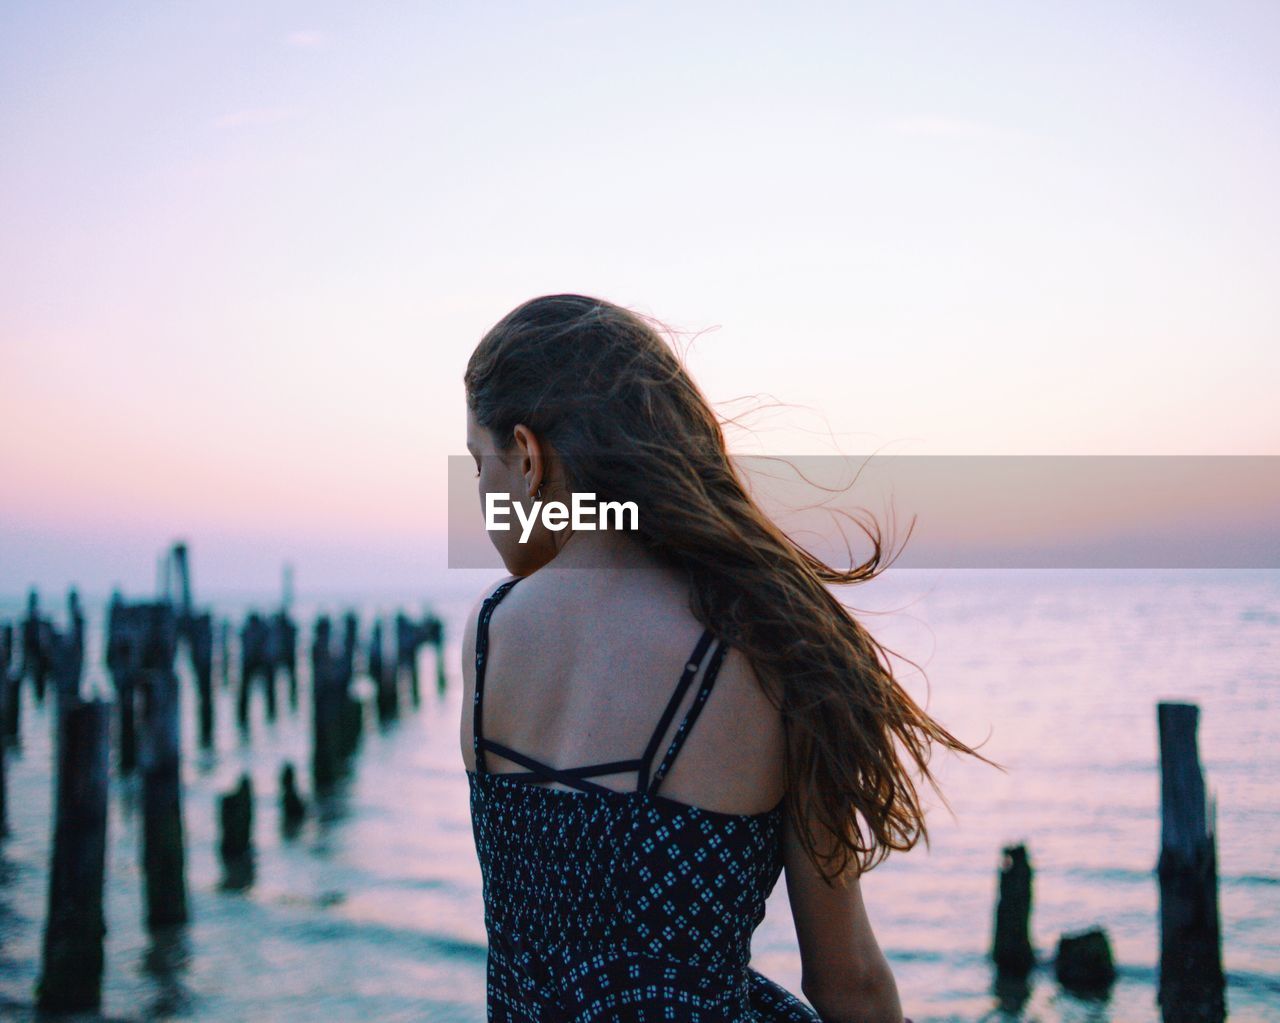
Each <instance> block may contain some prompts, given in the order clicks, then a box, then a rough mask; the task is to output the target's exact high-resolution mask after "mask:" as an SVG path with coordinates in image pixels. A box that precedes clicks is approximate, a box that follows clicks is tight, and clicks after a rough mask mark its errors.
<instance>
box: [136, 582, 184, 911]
mask: <svg viewBox="0 0 1280 1023" xmlns="http://www.w3.org/2000/svg"><path fill="white" fill-rule="evenodd" d="M144 606H145V607H146V608H147V617H148V621H147V625H148V629H147V642H146V647H145V653H144V658H143V675H142V679H143V684H142V696H143V700H142V705H143V728H142V742H141V749H140V753H141V756H140V761H141V767H142V777H143V783H142V812H143V828H142V862H143V870H144V871H145V873H146V902H147V908H146V920H147V924H148V926H150V927H163V926H167V925H170V924H179V923H184V922H185V921H186V920H187V916H188V912H187V884H186V853H185V847H184V840H183V828H182V780H181V772H180V768H181V759H180V758H181V743H180V727H179V726H180V715H179V712H178V709H179V708H178V678H177V675H175V674H174V671H173V656H174V646H175V643H176V638H177V623H176V620H175V617H174V613H173V608H172V607H171V605H169V604H167V603H157V604H149V605H144Z"/></svg>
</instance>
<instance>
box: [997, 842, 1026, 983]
mask: <svg viewBox="0 0 1280 1023" xmlns="http://www.w3.org/2000/svg"><path fill="white" fill-rule="evenodd" d="M1032 875H1033V871H1032V869H1031V863H1030V860H1029V859H1028V857H1027V848H1026V846H1025V845H1013V846H1005V848H1004V853H1003V862H1002V864H1001V867H1000V899H999V901H998V902H997V903H996V926H995V941H994V943H993V946H992V950H991V958H992V959H994V960H995V964H996V971H997V973H999V974H1002V975H1004V976H1006V977H1025V976H1026V975H1027V974H1028V973H1030V972H1031V969H1032V967H1034V966H1035V965H1036V956H1035V952H1034V951H1033V950H1032V948H1031V938H1030V936H1029V930H1030V920H1031V881H1032Z"/></svg>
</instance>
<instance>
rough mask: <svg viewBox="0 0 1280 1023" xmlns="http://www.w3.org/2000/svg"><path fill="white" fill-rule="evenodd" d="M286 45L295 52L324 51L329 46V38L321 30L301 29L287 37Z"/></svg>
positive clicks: (285, 38)
mask: <svg viewBox="0 0 1280 1023" xmlns="http://www.w3.org/2000/svg"><path fill="white" fill-rule="evenodd" d="M284 44H285V46H291V47H293V49H295V50H324V49H327V48H328V46H329V36H328V33H325V32H321V31H320V30H319V29H314V28H301V29H296V30H295V31H293V32H290V33H289V34H288V35H287V36H285V37H284Z"/></svg>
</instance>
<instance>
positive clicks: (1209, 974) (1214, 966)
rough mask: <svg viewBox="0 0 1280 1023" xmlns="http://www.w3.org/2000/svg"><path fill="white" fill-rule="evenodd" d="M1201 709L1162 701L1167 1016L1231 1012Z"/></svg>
mask: <svg viewBox="0 0 1280 1023" xmlns="http://www.w3.org/2000/svg"><path fill="white" fill-rule="evenodd" d="M1199 718H1200V709H1199V707H1197V706H1195V705H1194V704H1187V703H1161V704H1159V705H1158V707H1157V722H1158V727H1159V733H1160V820H1161V829H1160V858H1159V862H1158V864H1157V867H1156V871H1157V874H1158V875H1159V878H1160V971H1159V972H1160V981H1159V993H1158V995H1157V999H1156V1000H1157V1002H1158V1004H1159V1005H1160V1008H1161V1014H1162V1016H1163V1018H1164V1021H1165V1023H1218V1021H1221V1020H1223V1019H1225V1018H1226V991H1225V978H1224V976H1223V972H1222V949H1221V930H1220V925H1219V917H1218V867H1217V835H1216V833H1215V831H1216V828H1215V822H1214V814H1213V811H1212V807H1211V806H1210V807H1209V808H1208V809H1206V799H1205V783H1204V774H1203V772H1202V771H1201V769H1200V755H1199V752H1198V750H1197V745H1196V730H1197V726H1198V724H1199Z"/></svg>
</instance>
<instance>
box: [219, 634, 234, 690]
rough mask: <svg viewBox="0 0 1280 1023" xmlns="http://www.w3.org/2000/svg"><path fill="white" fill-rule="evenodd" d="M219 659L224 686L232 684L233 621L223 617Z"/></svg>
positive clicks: (224, 687)
mask: <svg viewBox="0 0 1280 1023" xmlns="http://www.w3.org/2000/svg"><path fill="white" fill-rule="evenodd" d="M218 660H219V661H221V662H222V688H223V689H226V688H228V687H229V686H230V685H231V623H230V622H229V621H228V620H227V619H225V618H224V619H222V622H221V623H220V625H219V627H218Z"/></svg>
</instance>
